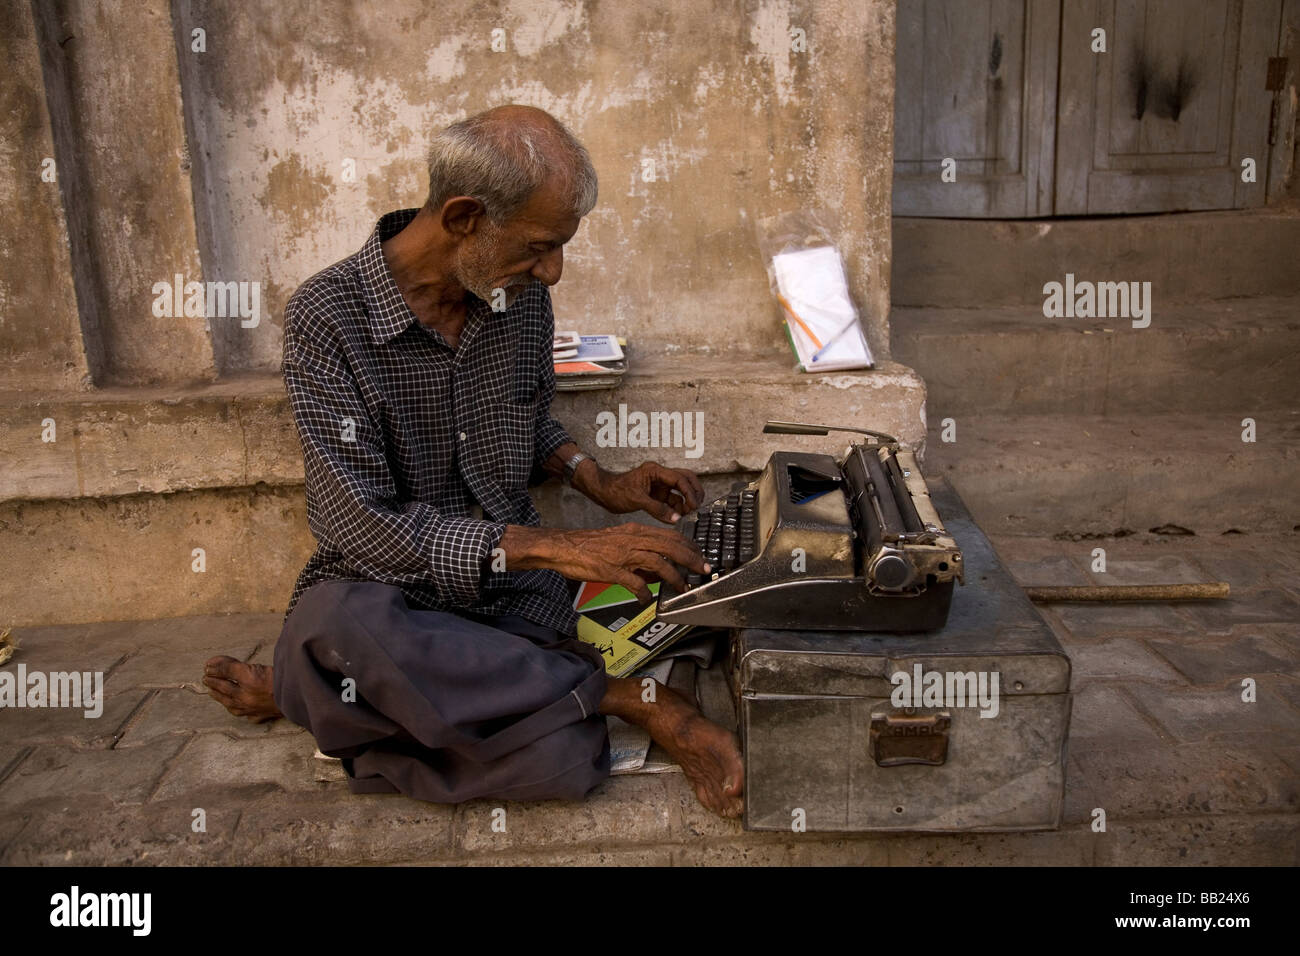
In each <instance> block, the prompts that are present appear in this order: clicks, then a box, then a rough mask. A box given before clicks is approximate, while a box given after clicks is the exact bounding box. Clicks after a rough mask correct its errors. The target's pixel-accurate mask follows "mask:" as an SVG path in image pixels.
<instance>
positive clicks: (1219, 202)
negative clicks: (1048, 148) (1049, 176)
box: [1056, 0, 1282, 215]
mask: <svg viewBox="0 0 1300 956" xmlns="http://www.w3.org/2000/svg"><path fill="white" fill-rule="evenodd" d="M1281 8H1282V3H1281V0H1195V2H1188V0H1085V2H1073V0H1072V2H1067V3H1065V5H1064V10H1063V14H1062V22H1061V79H1060V93H1059V97H1058V98H1059V101H1060V118H1059V120H1058V124H1059V130H1060V134H1059V135H1060V139H1059V142H1060V147H1059V149H1058V153H1057V164H1056V185H1057V193H1056V213H1057V214H1058V215H1071V214H1090V215H1095V214H1101V213H1142V212H1169V211H1175V210H1186V209H1234V208H1243V207H1247V206H1258V205H1262V204H1263V202H1264V192H1265V179H1266V177H1267V174H1268V166H1269V143H1268V138H1269V113H1270V109H1271V106H1272V98H1273V94H1272V93H1270V92H1269V91H1268V90H1267V89H1266V82H1265V80H1266V73H1267V68H1268V59H1269V57H1270V56H1273V55H1275V52H1276V50H1277V44H1278V31H1279V29H1280V24H1281ZM1097 28H1100V29H1103V30H1105V31H1106V43H1107V51H1106V52H1105V53H1094V52H1092V50H1091V35H1092V31H1093V30H1094V29H1097ZM1244 159H1253V160H1254V161H1255V176H1256V182H1255V183H1253V184H1251V183H1244V182H1243V181H1242V160H1244Z"/></svg>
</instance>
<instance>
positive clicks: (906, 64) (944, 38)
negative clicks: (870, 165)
mask: <svg viewBox="0 0 1300 956" xmlns="http://www.w3.org/2000/svg"><path fill="white" fill-rule="evenodd" d="M1059 30H1060V6H1059V0H900V2H899V5H898V21H897V36H898V46H897V55H896V64H897V66H896V90H897V94H896V96H895V98H894V214H895V215H900V216H971V217H999V218H1000V217H1016V216H1034V215H1043V214H1045V213H1049V212H1050V211H1051V202H1052V174H1053V147H1054V132H1055V117H1056V69H1057V37H1058V36H1059ZM945 158H952V159H954V160H956V177H957V178H956V181H955V182H949V183H945V182H942V181H941V179H940V171H941V164H942V162H943V160H944V159H945Z"/></svg>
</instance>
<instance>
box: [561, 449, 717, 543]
mask: <svg viewBox="0 0 1300 956" xmlns="http://www.w3.org/2000/svg"><path fill="white" fill-rule="evenodd" d="M580 451H582V449H581V448H579V447H578V445H577V443H575V442H573V441H572V440H570V441H568V442H566V443H565V444H563V445H561V446H560V447H559V448H558V449H556V451H555V453H554V454H552V455H551V456H550V458H548V459H547V460H546V461H545V462H544V463H543V464H542V467H543V468H544V469H545V470H546V472H547V473H548V474H551V475H554V476H556V477H557V478H558V477H561V476H562V475H563V474H564V466H565V465H566V464H567V463H568V461H569V459H571V458H572V457H573V456H574V455H576V454H578V453H579V452H580ZM573 487H574V488H576V489H577V490H578V491H580V492H582V493H583V494H584V495H586V496H587V497H588V498H590V499H591V500H592V501H594V502H596V504H598V505H600V506H601V507H602V508H604V509H605V510H606V511H609V512H611V513H613V514H616V515H621V514H627V513H629V512H632V511H644V512H645V513H646V514H648V515H650V516H651V517H652V518H658V519H659V520H660V521H662V522H664V523H665V524H676V523H677V522H678V521H679V520H680V519H681V516H682V515H683V514H686V513H687V512H689V511H694V510H695V509H696V508H698V507H699V506H700V502H702V501H703V500H704V486H703V485H702V484H701V483H700V479H699V478H698V477H697V476H696V474H695V472H693V471H687V470H686V469H685V468H665V467H664V466H663V465H660V464H657V463H655V462H653V461H647V462H644V463H642V464H640V465H638V466H637V467H635V468H633V469H632V470H631V471H624V472H614V471H606V470H605V469H604V468H602V467H600V464H599V463H598V462H597V461H596V459H594V458H591V457H588V458H587V459H586V460H585V461H583V462H581V463H579V465H578V468H577V470H576V471H575V472H574V473H573Z"/></svg>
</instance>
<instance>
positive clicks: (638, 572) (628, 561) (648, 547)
mask: <svg viewBox="0 0 1300 956" xmlns="http://www.w3.org/2000/svg"><path fill="white" fill-rule="evenodd" d="M547 550H548V551H549V552H550V554H549V560H548V561H547V562H546V565H545V566H546V567H549V568H551V569H552V570H555V571H559V572H560V574H562V575H564V576H565V577H566V578H570V579H571V580H574V581H603V582H605V583H607V584H621V585H623V587H625V588H627V589H628V590H629V591H631V592H632V593H633V594H635V595H636V596H637V598H638V599H639V600H640V601H641V602H642V603H643V604H644V603H646V602H648V601H649V600H650V599H651V597H652V595H651V593H650V589H649V588H648V587H646V582H647V581H663V582H665V583H667V584H668V585H669V586H670V587H672V588H673V589H674V590H677V591H685V590H686V582H685V581H684V580H683V579H682V575H681V572H680V571H679V570H678V567H679V566H680V567H682V568H686V569H687V570H688V571H690V572H693V573H695V574H708V573H709V571H708V568H709V566H708V565H707V564H705V563H704V555H702V554H701V553H700V550H699V548H697V547H696V546H695V544H694V543H693V542H690V541H687V540H686V539H685V538H683V537H682V536H681V535H680V534H678V533H677V532H676V531H672V530H669V529H668V528H650V527H647V526H646V525H643V524H634V523H631V522H628V523H627V524H621V525H616V526H615V527H612V528H599V529H596V530H590V531H585V530H584V531H556V532H551V533H550V534H549V536H548V540H547Z"/></svg>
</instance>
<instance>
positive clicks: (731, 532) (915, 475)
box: [657, 422, 963, 631]
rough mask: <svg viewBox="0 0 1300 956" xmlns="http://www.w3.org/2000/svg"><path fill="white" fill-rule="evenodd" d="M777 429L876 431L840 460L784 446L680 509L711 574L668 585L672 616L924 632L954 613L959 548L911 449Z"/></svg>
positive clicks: (737, 623) (705, 621) (661, 611)
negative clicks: (681, 586) (721, 490)
mask: <svg viewBox="0 0 1300 956" xmlns="http://www.w3.org/2000/svg"><path fill="white" fill-rule="evenodd" d="M763 431H764V432H765V433H767V434H789V435H826V434H828V433H829V432H832V431H846V432H855V433H858V434H862V435H866V436H868V437H869V438H871V439H874V441H872V442H861V443H854V444H851V445H850V446H849V447H848V448H847V449H846V450H845V453H844V455H843V456H842V457H841V458H840V459H836V458H833V457H831V456H830V455H819V454H809V453H804V452H788V451H778V452H774V453H773V454H772V456H771V458H769V459H768V462H767V465H766V466H765V467H764V468H763V471H762V473H761V474H760V476H759V478H758V479H757V480H756V481H754V482H751V483H750V484H749V485H748V486H747V487H746V488H744V489H743V490H741V491H739V492H735V493H733V494H731V495H727V496H724V497H722V498H719V499H717V500H716V501H714V502H713V503H712V504H711V505H708V506H703V507H701V508H700V509H699V511H698V512H697V513H696V514H694V515H688V516H686V517H685V518H683V519H682V523H681V525H680V526H679V530H680V531H681V533H682V534H683V535H684V536H685V537H687V538H688V539H692V540H694V541H695V543H696V544H697V545H698V546H699V547H700V549H701V550H702V551H703V552H704V555H705V560H706V561H708V562H709V564H710V565H711V566H712V568H713V574H712V575H710V577H709V579H708V580H704V579H703V578H702V576H700V575H694V574H692V575H688V576H687V590H686V591H685V592H683V593H681V594H678V593H676V592H674V591H672V590H671V589H669V588H668V587H667V586H666V585H661V587H660V595H659V606H658V609H657V615H658V616H659V617H660V618H662V619H664V620H667V621H672V622H674V623H691V624H701V625H708V626H716V627H769V628H796V629H823V630H853V631H926V630H933V629H935V628H939V627H942V626H943V624H944V622H945V621H946V620H947V617H948V607H949V605H950V602H951V598H952V588H953V581H954V580H955V581H957V582H959V583H960V582H962V581H963V574H962V570H963V569H962V563H961V550H960V549H959V548H958V547H957V544H956V542H955V541H954V540H953V539H952V537H951V536H950V535H949V534H948V532H947V531H946V530H945V528H944V526H943V523H942V521H941V520H940V518H939V515H938V513H937V512H936V511H935V509H934V505H933V504H932V503H931V501H930V493H929V490H928V488H927V487H926V485H925V479H924V478H923V477H922V475H921V471H920V468H919V467H918V466H917V463H916V458H915V456H914V455H913V453H912V452H911V451H910V450H909V449H907V448H904V447H903V446H902V445H901V443H899V442H898V440H897V439H896V438H894V437H893V436H892V435H887V434H885V433H883V432H876V431H871V430H869V429H865V428H854V427H847V426H836V425H813V424H805V423H801V422H768V423H767V424H766V425H765V426H764V428H763Z"/></svg>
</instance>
